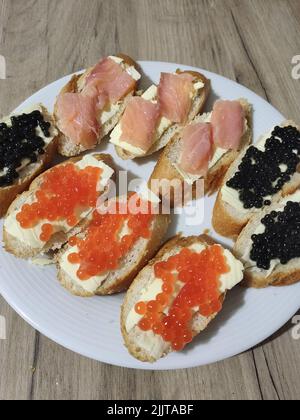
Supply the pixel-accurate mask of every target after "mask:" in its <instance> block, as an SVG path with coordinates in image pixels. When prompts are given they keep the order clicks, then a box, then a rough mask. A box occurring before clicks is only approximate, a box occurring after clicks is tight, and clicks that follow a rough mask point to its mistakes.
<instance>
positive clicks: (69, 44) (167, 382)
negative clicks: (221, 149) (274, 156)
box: [0, 0, 300, 400]
mask: <svg viewBox="0 0 300 420" xmlns="http://www.w3.org/2000/svg"><path fill="white" fill-rule="evenodd" d="M299 25H300V1H299V0H0V54H1V55H3V56H4V57H5V58H6V63H7V79H6V80H0V86H1V88H0V113H1V114H2V115H5V114H7V113H9V112H10V111H11V110H13V109H14V108H15V107H16V106H17V105H19V104H20V103H21V102H22V101H23V100H24V99H26V98H27V97H28V96H29V95H31V94H33V93H34V92H35V91H36V90H38V89H40V88H42V87H44V86H45V85H47V84H48V83H50V82H52V81H54V80H56V79H58V78H60V77H62V76H63V75H65V74H69V73H71V72H72V71H75V70H78V69H81V68H83V67H86V66H87V65H89V64H93V63H95V62H96V61H97V60H98V59H99V58H100V57H101V56H104V55H106V54H112V53H114V52H118V51H122V52H126V53H127V54H129V55H130V56H133V57H135V58H136V59H140V60H143V59H146V60H162V61H172V62H178V63H184V64H188V65H194V66H198V67H202V68H206V69H209V70H211V71H213V72H216V73H220V74H222V75H224V76H226V77H229V78H231V79H233V80H236V81H238V82H239V83H241V84H243V85H245V86H247V87H249V88H250V89H252V90H254V91H255V92H256V93H258V94H259V95H261V96H262V97H264V98H266V99H267V100H268V101H270V102H271V103H272V104H273V105H274V106H275V107H277V108H278V109H279V110H280V111H281V112H282V113H283V114H285V115H286V116H287V117H289V118H293V119H295V120H296V121H298V123H300V102H299V98H300V80H294V79H293V78H292V75H291V72H292V63H291V61H292V57H293V56H295V55H297V54H300V42H299ZM0 275H1V267H0ZM0 315H4V316H5V317H6V320H7V333H8V337H7V340H6V341H3V340H2V341H0V399H37V400H39V399H72V400H73V399H114V398H117V399H178V400H181V399H182V400H184V399H249V400H252V399H264V400H268V399H276V400H279V399H280V400H284V399H299V398H300V351H299V350H300V341H299V340H298V341H297V340H293V339H292V335H291V327H292V323H291V322H290V323H289V324H288V325H286V326H285V327H284V328H283V329H282V330H281V331H280V332H279V333H278V334H276V336H274V337H272V338H271V339H270V340H268V342H266V343H264V344H263V345H260V346H259V347H257V348H256V349H253V350H251V351H248V352H247V353H245V354H242V355H240V356H238V357H235V358H233V359H231V360H227V361H224V362H221V363H217V364H215V365H211V366H206V367H200V368H197V369H190V370H182V371H176V372H151V371H150V372H147V371H134V370H128V369H122V368H117V367H112V366H107V365H104V364H101V363H97V362H94V361H91V360H88V359H85V358H83V357H80V356H78V355H76V354H74V353H72V352H70V351H67V350H65V349H63V348H61V347H60V346H58V345H56V344H54V343H53V342H51V341H50V340H48V339H47V338H45V337H43V336H41V335H40V334H39V333H38V332H36V331H34V330H33V329H32V328H31V327H29V326H28V325H27V324H26V323H25V321H23V320H22V319H21V318H20V317H19V316H17V315H16V313H15V312H14V311H13V310H12V309H11V308H9V306H8V305H7V304H6V303H5V301H4V300H3V299H2V298H1V297H0Z"/></svg>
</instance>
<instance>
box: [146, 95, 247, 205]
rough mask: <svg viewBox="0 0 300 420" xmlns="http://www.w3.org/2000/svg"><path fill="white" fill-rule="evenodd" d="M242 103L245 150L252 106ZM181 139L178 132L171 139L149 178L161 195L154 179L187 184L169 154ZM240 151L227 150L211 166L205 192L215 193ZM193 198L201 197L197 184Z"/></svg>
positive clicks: (242, 148) (157, 192)
mask: <svg viewBox="0 0 300 420" xmlns="http://www.w3.org/2000/svg"><path fill="white" fill-rule="evenodd" d="M239 101H240V103H241V105H242V106H243V109H244V112H245V116H246V119H247V130H246V132H245V134H244V136H243V138H242V141H241V145H242V146H241V150H244V149H245V147H247V146H248V145H249V143H251V142H252V127H253V121H252V106H251V105H250V104H249V103H248V101H247V100H246V99H240V100H239ZM180 140H181V133H177V134H176V136H174V137H173V139H172V140H171V141H170V143H169V144H168V145H167V146H166V148H165V149H164V151H163V152H162V153H161V155H160V157H159V159H158V161H157V164H156V166H155V168H154V171H153V173H152V175H151V177H150V179H149V183H148V186H149V188H150V189H152V191H153V192H154V193H155V194H157V195H160V194H161V191H158V190H156V189H155V188H154V189H153V187H152V186H151V184H152V182H153V181H154V180H164V179H166V180H168V181H173V180H179V181H181V186H182V187H183V186H184V184H185V180H184V178H183V177H182V175H181V174H180V173H179V172H178V171H177V169H176V168H175V167H174V165H173V162H172V161H171V160H170V158H169V156H170V154H171V153H172V150H173V149H174V148H175V145H176V144H178V142H180ZM239 153H240V152H239V151H234V150H231V151H229V152H227V153H226V154H225V155H223V156H222V157H221V159H220V160H219V161H218V162H217V163H216V164H215V165H214V166H213V167H212V168H211V169H209V171H208V173H207V176H206V177H205V178H204V193H205V194H208V195H212V194H213V193H215V192H216V191H217V190H218V189H219V188H220V186H221V185H222V183H223V179H224V176H225V174H226V171H227V170H228V168H229V167H230V165H231V164H232V162H233V161H234V160H235V159H236V158H237V156H238V155H239ZM171 198H172V200H171V201H172V204H174V191H172V194H171ZM193 198H194V199H196V198H199V197H197V196H196V188H195V184H194V185H193Z"/></svg>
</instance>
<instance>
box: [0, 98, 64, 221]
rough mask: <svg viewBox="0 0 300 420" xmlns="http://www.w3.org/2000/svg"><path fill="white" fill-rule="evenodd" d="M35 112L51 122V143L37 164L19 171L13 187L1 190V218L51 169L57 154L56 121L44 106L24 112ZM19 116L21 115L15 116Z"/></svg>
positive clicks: (36, 106) (37, 106) (39, 105)
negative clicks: (38, 112) (41, 174)
mask: <svg viewBox="0 0 300 420" xmlns="http://www.w3.org/2000/svg"><path fill="white" fill-rule="evenodd" d="M35 110H38V111H40V112H41V113H42V114H43V116H44V119H45V121H47V122H50V124H51V129H50V133H51V141H50V142H49V144H48V145H47V146H46V147H45V148H44V150H45V154H43V155H39V156H38V160H37V162H36V163H31V164H29V165H27V166H25V167H24V168H23V169H21V171H19V174H20V177H19V178H18V179H17V180H16V181H15V182H14V184H13V185H10V186H8V187H2V188H0V218H2V217H4V216H5V214H6V213H7V210H8V208H9V206H10V205H11V203H12V202H13V200H14V199H15V198H16V197H17V195H18V194H21V193H22V192H23V191H26V190H27V188H28V187H29V185H30V184H31V182H32V181H33V180H34V178H36V177H37V176H38V175H39V174H40V173H41V172H43V171H44V170H45V169H47V167H49V165H50V163H51V162H52V160H53V158H54V156H55V154H56V150H57V143H58V140H59V134H58V131H57V130H56V128H55V124H54V119H53V117H52V115H50V114H49V112H48V111H47V109H46V108H45V107H44V106H43V105H42V104H37V105H35V106H33V107H31V108H30V109H28V110H24V112H26V113H27V112H28V113H30V112H32V111H35ZM19 114H21V113H18V114H14V115H19ZM11 116H13V115H11ZM9 118H10V117H8V118H5V119H3V121H7V120H8V119H9Z"/></svg>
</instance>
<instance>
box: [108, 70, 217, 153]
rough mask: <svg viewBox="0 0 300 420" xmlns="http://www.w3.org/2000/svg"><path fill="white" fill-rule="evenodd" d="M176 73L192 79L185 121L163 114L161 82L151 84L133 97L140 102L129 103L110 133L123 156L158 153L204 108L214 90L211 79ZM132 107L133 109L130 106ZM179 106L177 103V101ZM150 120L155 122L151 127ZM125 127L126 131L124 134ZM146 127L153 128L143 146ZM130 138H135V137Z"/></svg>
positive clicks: (187, 72)
mask: <svg viewBox="0 0 300 420" xmlns="http://www.w3.org/2000/svg"><path fill="white" fill-rule="evenodd" d="M166 76H167V77H168V76H171V77H172V76H174V75H173V74H166ZM175 76H176V77H177V76H183V77H191V79H192V93H191V95H192V99H191V101H190V103H188V104H185V105H186V106H187V107H188V111H187V115H186V116H185V118H184V123H183V122H182V123H181V122H178V121H179V119H178V120H176V121H173V120H172V118H171V116H168V114H166V113H165V115H164V113H163V111H162V110H161V104H160V96H159V92H160V88H161V85H159V86H156V85H152V86H150V88H149V89H147V90H146V91H145V92H144V93H143V94H141V97H140V98H134V99H133V100H132V101H133V102H134V101H136V102H137V103H136V104H135V107H134V104H131V103H129V104H127V107H126V109H125V113H124V114H123V116H122V118H121V120H120V122H119V124H118V125H117V126H116V127H115V128H114V130H113V131H112V133H111V135H110V142H111V143H112V144H114V145H115V148H116V152H117V154H118V155H119V157H120V158H122V159H124V160H128V159H136V158H142V157H146V156H150V155H152V154H154V153H155V152H158V151H159V150H161V149H163V148H164V147H165V146H166V145H167V144H168V143H169V142H170V141H171V140H172V139H173V138H174V136H176V134H177V133H179V132H180V130H181V129H182V126H183V125H186V124H188V123H189V122H191V121H192V120H193V119H194V118H195V116H196V115H198V114H199V113H201V112H202V111H203V109H204V106H205V104H206V101H207V99H208V97H209V94H210V90H211V84H210V80H208V79H207V78H206V77H205V76H204V75H203V74H200V73H198V72H194V71H180V70H178V71H177V72H176V74H175ZM180 87H181V86H180ZM174 91H175V89H174ZM174 91H173V92H171V93H169V95H168V97H167V99H168V100H170V99H171V97H172V96H173V94H174ZM176 95H177V97H176V98H177V101H179V99H180V97H179V92H178V91H176ZM131 106H132V110H131V109H129V108H130V107H131ZM176 106H178V103H177V104H176ZM127 114H128V115H127ZM179 118H180V117H179ZM175 119H176V118H175ZM151 120H152V121H153V125H152V126H151ZM149 123H150V124H149ZM128 125H129V127H128ZM149 125H150V126H149ZM125 128H126V132H125V133H123V130H124V129H125ZM147 128H148V130H150V132H149V131H148V134H149V135H150V139H149V140H150V142H149V141H148V142H146V144H145V146H144V147H142V146H141V145H140V142H141V139H142V138H143V137H144V136H146V134H147V131H146V132H145V130H147ZM125 134H126V135H127V136H128V138H126V139H124V138H122V137H126V135H125ZM131 137H134V139H133V138H131ZM142 144H143V141H142Z"/></svg>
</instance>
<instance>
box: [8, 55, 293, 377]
mask: <svg viewBox="0 0 300 420" xmlns="http://www.w3.org/2000/svg"><path fill="white" fill-rule="evenodd" d="M138 64H139V65H140V66H141V68H142V69H144V72H147V70H146V69H145V68H147V67H148V66H151V65H155V66H161V67H164V66H174V67H175V66H176V67H178V68H183V67H184V68H188V69H191V70H195V71H199V72H203V73H204V74H205V75H207V77H208V78H210V79H213V78H214V77H218V78H219V79H220V80H224V81H226V82H228V81H229V82H231V83H233V84H235V85H236V86H237V87H239V88H242V89H243V90H244V91H245V94H247V93H249V94H250V95H251V96H253V95H254V96H255V97H256V98H257V99H258V100H260V101H264V102H265V103H266V104H267V105H268V106H271V107H272V108H273V109H274V110H276V111H277V112H278V113H279V114H280V115H281V117H282V119H283V120H284V119H286V118H285V117H284V116H283V115H282V114H281V112H280V111H278V110H277V109H276V108H275V107H274V106H273V105H272V104H270V103H269V102H268V101H267V100H266V99H265V98H263V97H261V96H260V95H258V94H257V93H256V92H254V91H252V90H251V89H249V88H248V87H246V86H244V85H242V84H240V83H238V82H237V81H235V80H231V79H229V78H227V77H225V76H223V75H221V74H218V73H214V72H211V71H209V70H206V69H203V68H198V67H195V66H190V65H185V64H178V63H173V62H167V61H151V60H141V61H138ZM83 71H84V70H80V71H77V72H74V73H72V74H69V75H66V76H63V77H61V78H59V79H57V80H55V81H53V82H50V83H49V84H48V85H46V86H44V87H43V88H41V89H39V90H38V91H36V92H35V93H33V94H32V95H31V96H30V97H28V98H26V99H25V100H24V101H23V102H22V103H21V104H20V105H19V106H18V107H17V108H16V109H15V110H14V111H13V112H18V110H20V109H22V108H23V107H24V106H26V103H27V102H30V101H32V98H33V97H34V96H36V95H39V94H42V92H43V91H44V90H45V89H49V88H50V89H51V87H52V85H56V84H57V83H58V82H60V81H62V80H63V79H66V78H71V77H72V76H73V75H74V74H78V73H81V72H83ZM212 87H213V86H212ZM288 287H293V286H288ZM0 293H1V295H2V297H3V298H4V299H5V301H6V302H7V303H8V304H9V305H10V306H11V307H12V309H13V310H14V311H15V312H16V313H17V314H18V315H19V316H20V317H21V318H22V319H24V320H25V322H27V323H28V324H29V325H30V326H31V327H32V328H34V329H35V330H36V331H38V332H39V333H41V334H42V335H44V336H45V337H47V338H49V339H50V340H51V341H53V342H54V343H57V344H58V345H60V346H62V347H64V348H66V349H68V350H70V351H72V352H74V353H76V354H79V355H81V356H83V357H87V358H89V359H91V360H96V361H98V362H101V363H105V364H108V365H112V366H120V367H125V368H131V369H136V370H146V371H147V370H155V371H169V370H182V369H187V368H194V367H199V366H203V365H209V364H212V363H217V362H220V361H223V360H227V359H229V358H232V357H235V356H237V355H240V354H243V353H244V352H245V351H248V350H249V351H250V350H251V349H253V348H254V347H255V346H258V345H260V344H261V343H262V342H264V341H265V340H267V339H268V338H270V339H272V336H273V335H274V334H275V333H276V332H277V331H278V330H280V328H282V327H283V326H284V325H285V324H286V323H287V322H288V321H289V320H290V319H291V318H292V317H293V315H294V314H295V313H297V311H298V310H299V309H300V304H299V305H298V308H297V309H296V310H294V308H293V309H291V310H290V311H289V312H288V314H289V316H288V317H287V319H286V320H285V321H284V322H283V320H281V321H279V320H278V325H277V324H276V329H275V327H274V326H273V327H272V328H271V327H270V328H269V329H268V332H265V333H262V334H261V335H260V337H259V339H258V338H256V339H255V340H253V341H254V344H253V345H251V346H250V347H249V345H248V344H245V345H244V346H242V345H241V346H240V347H239V350H237V351H236V352H233V351H229V350H228V351H227V353H226V354H225V353H224V356H222V357H217V358H216V357H213V355H212V356H210V357H207V358H206V359H207V361H206V362H197V361H196V360H194V362H192V363H191V362H188V360H190V359H189V357H188V356H187V359H186V362H182V363H181V366H180V367H177V366H176V360H175V361H174V365H172V363H169V365H168V367H164V366H158V367H156V365H155V364H154V365H151V364H141V366H133V364H134V363H135V362H137V361H136V360H135V359H133V362H132V364H130V362H127V361H124V362H122V364H117V363H115V362H110V361H106V360H105V361H103V360H101V359H100V358H97V357H95V355H93V354H91V353H90V352H89V351H85V350H84V349H83V350H82V349H81V350H76V349H74V348H73V347H72V346H71V345H70V344H68V343H67V341H68V338H67V335H65V339H63V338H62V337H60V336H61V334H60V333H58V335H59V338H57V336H56V337H55V336H54V335H53V334H52V332H50V333H49V331H48V332H47V331H46V330H45V329H44V328H43V327H42V326H40V325H39V322H38V321H36V320H34V319H32V318H31V317H30V316H28V315H27V314H26V313H25V312H24V311H23V310H21V309H20V308H19V307H18V305H16V304H15V302H14V301H13V299H11V297H10V296H8V294H7V293H6V292H5V291H4V292H3V291H2V290H0ZM229 353H230V354H229Z"/></svg>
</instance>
